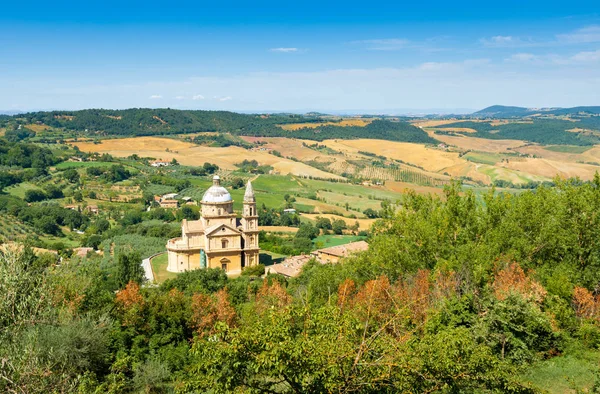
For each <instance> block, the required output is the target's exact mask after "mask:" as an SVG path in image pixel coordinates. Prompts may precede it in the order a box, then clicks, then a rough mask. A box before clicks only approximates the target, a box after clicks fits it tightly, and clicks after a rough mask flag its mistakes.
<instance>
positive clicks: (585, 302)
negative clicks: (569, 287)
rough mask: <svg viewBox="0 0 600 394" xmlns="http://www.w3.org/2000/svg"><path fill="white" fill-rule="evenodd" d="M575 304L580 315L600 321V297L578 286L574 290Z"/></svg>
mask: <svg viewBox="0 0 600 394" xmlns="http://www.w3.org/2000/svg"><path fill="white" fill-rule="evenodd" d="M573 306H574V307H575V313H576V314H577V316H578V317H580V318H584V319H596V320H599V321H600V297H599V296H596V297H594V296H593V294H592V293H591V292H590V291H589V290H587V289H585V288H583V287H576V288H575V291H574V292H573Z"/></svg>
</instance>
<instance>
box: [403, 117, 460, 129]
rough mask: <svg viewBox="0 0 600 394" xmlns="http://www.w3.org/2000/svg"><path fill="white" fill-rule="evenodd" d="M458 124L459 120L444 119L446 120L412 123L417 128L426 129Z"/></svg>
mask: <svg viewBox="0 0 600 394" xmlns="http://www.w3.org/2000/svg"><path fill="white" fill-rule="evenodd" d="M456 122H459V120H458V119H444V120H429V119H423V120H415V121H413V122H411V123H412V124H414V125H415V126H418V127H421V128H423V129H425V128H428V127H436V126H442V125H445V124H450V123H456Z"/></svg>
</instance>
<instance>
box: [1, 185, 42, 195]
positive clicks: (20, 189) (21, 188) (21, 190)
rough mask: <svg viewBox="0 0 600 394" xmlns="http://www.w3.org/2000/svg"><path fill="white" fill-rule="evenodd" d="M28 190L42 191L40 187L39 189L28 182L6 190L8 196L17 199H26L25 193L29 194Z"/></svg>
mask: <svg viewBox="0 0 600 394" xmlns="http://www.w3.org/2000/svg"><path fill="white" fill-rule="evenodd" d="M27 190H41V189H40V188H39V187H37V186H36V185H34V184H31V183H27V182H22V183H19V184H18V185H13V186H9V187H7V188H6V189H5V191H6V192H7V193H8V194H10V195H11V196H15V197H19V198H24V197H25V192H27Z"/></svg>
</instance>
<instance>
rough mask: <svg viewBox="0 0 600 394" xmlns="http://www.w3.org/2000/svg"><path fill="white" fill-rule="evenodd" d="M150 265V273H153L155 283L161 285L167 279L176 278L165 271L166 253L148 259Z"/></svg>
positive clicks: (171, 273)
mask: <svg viewBox="0 0 600 394" xmlns="http://www.w3.org/2000/svg"><path fill="white" fill-rule="evenodd" d="M150 265H152V272H153V273H154V280H155V281H156V283H162V282H164V281H165V280H167V279H173V278H175V277H176V276H177V274H176V273H174V272H169V271H167V265H168V255H167V253H163V254H159V255H158V256H156V257H154V258H152V259H150Z"/></svg>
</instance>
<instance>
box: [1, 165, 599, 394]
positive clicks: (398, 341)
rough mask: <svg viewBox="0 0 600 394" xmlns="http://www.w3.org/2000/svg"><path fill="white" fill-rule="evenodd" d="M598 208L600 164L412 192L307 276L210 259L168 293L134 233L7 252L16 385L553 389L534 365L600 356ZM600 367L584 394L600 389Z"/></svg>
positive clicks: (5, 303) (38, 389)
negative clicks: (574, 174)
mask: <svg viewBox="0 0 600 394" xmlns="http://www.w3.org/2000/svg"><path fill="white" fill-rule="evenodd" d="M398 207H401V208H400V209H397V208H398ZM598 212H600V177H599V176H596V178H595V179H594V181H593V182H581V181H578V180H569V181H560V180H556V185H555V186H554V187H545V186H540V187H538V188H537V189H535V190H531V191H524V192H522V193H520V194H507V193H499V192H497V191H495V190H490V191H489V193H487V194H485V195H484V196H483V198H477V197H476V196H475V195H474V193H472V191H470V190H463V189H461V187H460V185H458V184H452V185H449V186H447V187H446V188H445V189H444V195H443V196H434V195H418V194H415V193H408V194H406V195H404V197H403V198H402V200H401V201H399V202H398V205H394V204H385V205H383V208H382V210H381V211H380V212H379V216H381V218H380V219H379V220H378V221H377V222H376V223H375V225H374V227H373V228H372V230H371V234H370V237H369V240H368V241H369V244H370V248H369V250H368V251H367V252H363V253H362V254H360V255H357V256H355V257H351V258H349V259H347V260H346V261H345V262H343V263H340V264H330V265H322V264H318V263H311V264H309V265H307V266H305V267H304V269H303V271H302V273H301V275H300V276H299V277H297V278H294V279H286V278H284V277H280V276H274V275H269V276H267V277H266V278H264V279H263V278H260V277H257V276H254V274H255V273H253V272H244V273H243V274H242V275H241V276H240V277H238V278H234V279H233V278H228V277H227V276H226V275H225V274H224V273H223V272H222V271H220V270H198V271H192V272H186V273H183V274H181V275H179V276H178V277H177V278H176V279H171V280H167V281H165V282H164V283H163V284H161V285H160V286H158V287H153V286H145V284H144V282H143V280H142V275H141V272H140V268H139V265H138V264H137V262H138V261H139V260H138V259H139V254H138V253H137V252H135V251H128V249H127V242H124V243H123V244H122V245H121V246H119V248H120V250H121V251H120V252H119V255H118V258H115V259H110V260H109V259H105V258H103V257H101V256H98V255H95V254H91V255H88V256H87V257H84V258H79V257H73V258H70V259H65V260H63V262H62V263H60V264H57V262H56V260H55V258H53V257H52V256H48V255H44V254H42V255H37V256H36V255H35V254H33V253H32V251H31V250H30V249H29V248H27V247H21V248H8V249H5V251H4V252H3V253H2V254H1V255H0V294H3V297H2V303H1V304H0V359H2V360H3V361H2V362H3V368H2V369H1V370H0V374H1V375H0V390H1V391H3V392H18V393H21V392H26V393H47V392H78V393H123V392H146V393H170V392H179V393H187V392H214V393H229V392H244V393H265V392H267V393H299V392H320V393H321V392H331V393H333V392H336V393H337V392H356V393H396V392H407V393H422V392H431V393H454V392H509V393H511V392H512V393H536V392H543V391H544V390H547V389H548V388H549V387H548V385H549V384H550V385H557V384H559V382H558V380H559V379H563V380H564V377H561V376H557V377H555V378H556V379H557V380H556V381H555V382H552V381H550V382H548V381H547V380H544V379H540V378H536V374H535V373H534V372H532V371H537V370H539V367H540V366H543V365H545V364H544V363H545V362H546V361H548V360H562V359H564V358H565V357H570V358H569V359H570V360H579V361H577V362H581V363H582V364H578V365H580V367H578V368H588V365H587V364H585V357H584V356H582V355H586V354H596V353H594V352H597V349H598V346H599V345H600V326H599V325H600V297H598V296H597V294H596V292H597V286H598V283H600V245H599V240H600V215H599V214H598ZM597 367H598V366H597V365H595V367H593V369H590V370H589V373H588V374H587V375H585V377H586V379H587V381H586V382H583V383H581V386H578V384H579V381H575V380H570V381H569V382H570V383H568V384H571V386H568V389H569V390H573V392H576V391H575V390H584V389H585V390H588V391H589V390H592V389H593V388H594V387H596V388H597V387H599V385H600V381H599V380H598V379H597V378H596V381H595V383H594V373H595V372H594V371H596V372H597V371H598V368H597ZM536 368H538V369H536ZM586 370H587V369H586ZM580 392H582V391H580Z"/></svg>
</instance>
